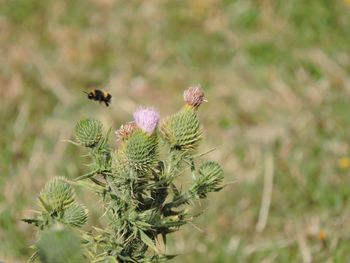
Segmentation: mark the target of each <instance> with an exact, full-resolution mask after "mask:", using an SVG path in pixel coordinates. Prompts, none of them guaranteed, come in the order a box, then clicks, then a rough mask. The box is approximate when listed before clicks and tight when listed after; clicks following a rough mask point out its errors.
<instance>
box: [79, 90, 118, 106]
mask: <svg viewBox="0 0 350 263" xmlns="http://www.w3.org/2000/svg"><path fill="white" fill-rule="evenodd" d="M83 92H84V93H85V94H87V95H88V99H90V100H95V101H98V102H99V103H100V104H101V102H104V103H105V104H106V106H107V107H108V106H109V104H110V103H111V99H112V95H111V94H109V93H108V92H106V91H103V90H99V89H94V90H92V91H90V92H86V91H83Z"/></svg>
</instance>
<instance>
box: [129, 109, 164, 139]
mask: <svg viewBox="0 0 350 263" xmlns="http://www.w3.org/2000/svg"><path fill="white" fill-rule="evenodd" d="M133 116H134V120H135V123H136V125H137V126H138V127H139V128H140V129H141V130H143V131H144V132H147V133H148V134H152V133H153V132H154V130H155V129H156V127H157V124H158V122H159V118H160V116H159V113H158V112H157V111H155V110H154V109H153V108H149V107H148V108H143V107H140V108H138V109H137V110H136V111H135V112H134V114H133Z"/></svg>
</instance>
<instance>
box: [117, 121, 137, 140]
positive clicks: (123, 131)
mask: <svg viewBox="0 0 350 263" xmlns="http://www.w3.org/2000/svg"><path fill="white" fill-rule="evenodd" d="M136 130H137V126H136V123H135V122H134V121H131V122H129V123H127V124H124V125H122V126H120V128H119V129H118V130H116V131H115V135H116V136H117V141H126V140H127V139H129V137H130V136H131V135H132V134H133V133H134V132H135V131H136Z"/></svg>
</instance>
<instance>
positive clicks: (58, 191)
mask: <svg viewBox="0 0 350 263" xmlns="http://www.w3.org/2000/svg"><path fill="white" fill-rule="evenodd" d="M39 200H40V203H41V205H42V206H44V208H45V209H46V210H48V211H61V210H63V209H65V208H66V207H68V206H69V205H71V204H72V203H73V202H74V191H73V189H72V187H71V186H70V185H69V183H68V182H67V180H66V179H65V178H64V177H54V178H53V179H51V180H50V181H49V182H48V183H47V184H46V185H45V188H44V189H43V190H42V191H41V192H40V195H39Z"/></svg>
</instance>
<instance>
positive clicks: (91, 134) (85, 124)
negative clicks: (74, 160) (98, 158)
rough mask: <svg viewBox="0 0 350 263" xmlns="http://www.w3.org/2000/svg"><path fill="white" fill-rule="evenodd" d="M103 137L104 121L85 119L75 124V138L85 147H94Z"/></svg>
mask: <svg viewBox="0 0 350 263" xmlns="http://www.w3.org/2000/svg"><path fill="white" fill-rule="evenodd" d="M101 137H102V123H101V122H100V121H98V120H95V119H90V118H89V119H85V120H82V121H80V122H78V123H77V125H76V126H75V138H76V140H77V141H78V142H79V143H80V144H81V145H83V146H85V147H94V146H96V145H97V143H98V142H99V141H100V139H101Z"/></svg>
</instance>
